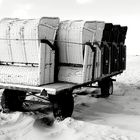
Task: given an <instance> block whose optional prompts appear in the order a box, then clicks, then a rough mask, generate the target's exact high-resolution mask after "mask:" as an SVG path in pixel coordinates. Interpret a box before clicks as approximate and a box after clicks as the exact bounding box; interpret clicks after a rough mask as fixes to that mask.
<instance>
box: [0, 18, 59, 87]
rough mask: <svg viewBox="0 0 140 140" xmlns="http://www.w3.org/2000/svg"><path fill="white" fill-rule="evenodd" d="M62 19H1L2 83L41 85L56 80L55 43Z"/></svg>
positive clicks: (0, 80) (0, 54)
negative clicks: (44, 41) (48, 42)
mask: <svg viewBox="0 0 140 140" xmlns="http://www.w3.org/2000/svg"><path fill="white" fill-rule="evenodd" d="M58 25H59V18H50V17H43V18H40V19H28V20H21V19H2V20H1V21H0V50H1V51H0V64H1V65H0V82H2V83H12V84H23V85H33V86H39V85H43V84H48V83H53V82H54V65H55V62H54V58H55V51H54V50H52V48H51V47H50V46H49V45H48V44H45V43H41V40H42V39H45V40H46V39H47V40H49V41H50V43H52V44H53V42H54V40H55V35H56V31H57V29H58Z"/></svg>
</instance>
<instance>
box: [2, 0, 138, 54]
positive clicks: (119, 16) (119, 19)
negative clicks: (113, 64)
mask: <svg viewBox="0 0 140 140" xmlns="http://www.w3.org/2000/svg"><path fill="white" fill-rule="evenodd" d="M42 16H49V17H59V18H60V20H77V19H78V20H79V19H80V20H93V21H94V20H99V21H105V22H112V23H113V24H120V25H122V26H128V32H127V36H126V43H125V44H126V45H127V54H137V55H140V43H139V40H140V35H139V34H140V0H0V19H2V18H5V17H9V18H11V17H14V18H15V17H16V18H24V19H25V18H39V17H42Z"/></svg>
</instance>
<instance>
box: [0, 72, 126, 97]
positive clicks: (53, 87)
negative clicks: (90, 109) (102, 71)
mask: <svg viewBox="0 0 140 140" xmlns="http://www.w3.org/2000/svg"><path fill="white" fill-rule="evenodd" d="M122 72H123V71H118V72H114V73H111V74H107V75H104V76H102V77H101V78H99V79H95V80H94V81H90V82H86V83H83V84H76V83H66V82H56V83H52V84H47V85H42V86H38V87H37V86H27V85H21V84H8V83H0V88H2V89H13V90H21V91H26V92H32V93H37V92H38V93H41V92H42V91H43V90H45V91H46V92H47V93H48V94H52V95H56V94H57V93H59V92H63V91H64V90H68V89H75V88H79V87H82V86H86V85H89V84H92V83H94V82H98V81H100V80H102V79H104V78H108V77H112V76H116V75H118V74H121V73H122Z"/></svg>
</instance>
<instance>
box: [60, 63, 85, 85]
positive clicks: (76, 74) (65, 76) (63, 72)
mask: <svg viewBox="0 0 140 140" xmlns="http://www.w3.org/2000/svg"><path fill="white" fill-rule="evenodd" d="M58 79H59V81H64V82H65V81H67V82H72V83H83V68H77V67H67V66H61V67H60V68H59V74H58Z"/></svg>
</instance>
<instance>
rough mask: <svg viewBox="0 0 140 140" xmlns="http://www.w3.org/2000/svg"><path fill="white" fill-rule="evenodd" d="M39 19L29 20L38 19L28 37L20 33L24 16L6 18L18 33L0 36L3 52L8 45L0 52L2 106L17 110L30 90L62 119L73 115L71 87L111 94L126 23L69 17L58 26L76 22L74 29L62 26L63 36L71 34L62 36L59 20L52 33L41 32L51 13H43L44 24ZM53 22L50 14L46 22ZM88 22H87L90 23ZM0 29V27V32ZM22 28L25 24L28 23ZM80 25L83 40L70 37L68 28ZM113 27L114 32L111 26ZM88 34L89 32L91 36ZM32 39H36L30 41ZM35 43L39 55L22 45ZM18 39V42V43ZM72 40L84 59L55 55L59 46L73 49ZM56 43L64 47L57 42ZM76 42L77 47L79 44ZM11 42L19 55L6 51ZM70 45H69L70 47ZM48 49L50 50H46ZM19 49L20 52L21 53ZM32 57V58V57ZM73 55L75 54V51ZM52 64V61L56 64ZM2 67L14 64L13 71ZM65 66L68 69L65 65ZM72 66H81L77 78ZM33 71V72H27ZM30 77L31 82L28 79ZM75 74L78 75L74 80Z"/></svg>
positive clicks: (122, 60)
mask: <svg viewBox="0 0 140 140" xmlns="http://www.w3.org/2000/svg"><path fill="white" fill-rule="evenodd" d="M44 20H45V19H43V20H39V22H36V21H35V22H33V23H34V25H35V28H36V24H39V26H38V27H39V30H38V31H40V32H41V33H40V35H39V36H38V37H37V38H34V36H33V37H32V36H30V38H25V37H24V36H23V35H24V34H25V32H24V31H25V29H26V27H25V26H24V25H26V24H27V23H28V21H26V20H25V21H21V20H17V19H14V20H11V19H10V24H9V25H8V29H10V28H13V25H14V23H16V24H18V25H19V24H20V25H19V29H18V33H17V34H18V36H19V32H20V35H22V36H20V37H19V38H18V37H17V34H15V36H16V37H15V38H13V36H14V35H13V34H11V33H9V34H10V35H9V36H8V38H6V37H5V38H4V37H3V36H0V43H1V45H2V43H3V44H4V45H5V44H6V43H7V44H6V45H5V46H6V47H7V48H6V47H5V46H4V47H1V46H0V49H1V50H2V51H3V52H5V54H6V53H7V49H9V51H8V53H7V54H6V55H7V57H6V58H5V57H0V88H2V89H5V90H4V92H3V94H2V98H1V105H2V108H3V112H9V110H20V109H21V107H22V104H23V102H24V101H25V98H26V96H30V95H33V96H36V97H38V98H41V99H43V100H47V101H49V102H50V103H51V104H52V105H53V114H54V117H59V118H61V119H64V118H66V117H70V116H71V115H72V112H73V109H74V97H73V91H74V90H75V89H77V88H81V87H85V86H88V87H91V88H101V95H99V96H101V97H109V96H110V95H111V94H113V81H115V79H113V78H112V77H113V76H116V75H118V74H121V73H122V72H123V71H124V70H125V68H126V66H125V64H126V46H125V36H126V32H127V27H122V26H117V27H116V25H112V24H109V23H104V22H97V21H94V22H91V21H90V22H86V23H85V22H83V21H76V22H73V23H72V22H64V24H65V27H64V28H63V29H64V30H65V31H66V32H67V29H70V28H69V27H68V28H66V26H70V27H72V25H73V26H75V25H76V27H77V28H76V30H75V28H73V27H72V29H74V30H73V31H72V32H69V33H71V36H70V34H65V32H64V36H66V35H68V39H71V40H65V39H66V38H63V34H61V33H62V32H61V31H60V28H61V27H60V24H59V27H58V30H57V29H56V28H55V29H53V31H51V33H49V35H50V34H51V35H52V36H47V35H44V34H45V33H43V34H42V32H44V30H46V32H47V31H48V30H49V29H50V28H51V29H52V27H51V26H50V25H48V23H49V22H47V21H48V20H49V21H50V20H52V19H50V18H49V19H46V22H47V24H46V22H44ZM8 22H9V19H8ZM55 22H56V23H55ZM55 22H54V20H53V22H51V24H53V28H54V26H55V27H56V26H58V25H56V24H58V21H56V19H55ZM31 23H32V21H31ZM33 23H32V24H33ZM87 23H89V24H87ZM89 25H90V26H89ZM97 25H98V26H97ZM9 26H12V27H9ZM30 26H31V25H30ZM40 26H41V28H40ZM85 26H86V28H85ZM6 27H7V26H6ZM42 27H43V29H42ZM87 27H91V28H90V29H89V28H87ZM93 27H94V28H93ZM101 27H102V28H101ZM46 28H47V29H46ZM116 28H117V29H116ZM2 29H3V28H2ZM2 29H1V27H0V35H1V30H2ZM27 29H29V25H28V28H27ZM79 29H80V30H81V29H82V30H83V31H84V33H85V36H86V37H87V39H85V40H84V42H82V41H81V42H74V41H73V39H75V37H73V33H75V32H76V35H78V34H79V33H80V34H81V32H79ZM85 29H86V30H85ZM16 30H17V29H16ZM36 30H37V29H36ZM36 30H35V29H34V28H33V30H32V31H31V32H30V34H31V35H32V34H34V33H33V31H35V32H36ZM56 30H57V32H56ZM114 30H115V31H114ZM116 30H117V31H118V32H116ZM8 31H9V30H8ZM14 33H15V30H14ZM95 33H96V36H94V39H93V35H95ZM35 34H36V33H35ZM55 34H56V35H55ZM90 34H91V35H92V36H91V37H90ZM116 34H117V35H116ZM6 35H7V33H6ZM88 35H89V37H88ZM55 36H56V37H55ZM10 37H11V38H10ZM21 37H23V38H21ZM82 37H83V36H82ZM90 38H91V39H92V40H90ZM63 39H64V40H63ZM35 41H37V42H36V43H34V42H35ZM11 42H12V43H13V44H12V43H11ZM15 42H16V44H15ZM17 42H18V43H17ZM28 42H30V43H28ZM31 42H32V43H31ZM25 43H26V44H25ZM38 44H39V46H40V47H38V46H37V48H39V61H38V59H37V58H36V57H35V56H32V57H31V56H30V53H27V51H28V48H27V46H28V47H32V48H33V46H32V45H38ZM66 44H67V46H66V48H67V50H66V48H65V47H64V45H66ZM14 45H17V47H16V48H14V47H13V46H14ZM18 45H20V46H22V47H21V48H20V49H19V48H18ZM72 45H73V47H75V46H74V45H79V46H78V47H79V50H78V48H76V49H77V50H78V52H79V51H80V52H81V53H82V54H84V57H83V58H82V59H84V61H83V62H84V63H83V64H82V63H81V62H82V61H81V57H79V60H77V63H74V62H75V60H74V58H73V57H69V59H67V60H68V61H67V60H66V59H65V56H62V55H61V56H60V54H61V52H63V51H64V50H65V51H68V52H72V51H73V50H75V48H72V47H71V46H72ZM61 46H63V47H62V48H61ZM68 47H70V48H68ZM80 47H82V50H81V48H80ZM13 48H14V49H19V50H18V51H19V54H20V55H19V56H18V57H16V55H18V54H16V55H15V57H13V55H12V54H13V53H14V51H11V50H12V49H13ZM71 48H72V50H70V49H71ZM83 48H84V51H83ZM21 49H22V52H21ZM33 49H34V48H33ZM31 51H32V50H30V52H31ZM37 51H38V49H36V51H34V54H35V53H38V52H37ZM44 52H45V53H44ZM48 52H49V54H47V53H48ZM83 52H84V53H83ZM89 52H90V53H89ZM72 53H73V52H72ZM72 53H71V54H70V53H68V55H72ZM22 54H24V55H23V58H22ZM46 54H47V55H49V57H47V55H46ZM54 54H55V58H54ZM89 54H90V55H89ZM114 54H115V55H114ZM1 55H2V54H1ZM9 55H10V57H9ZM27 55H28V57H27ZM79 55H81V54H79ZM20 56H21V57H20ZM36 56H38V55H36ZM60 57H61V58H60ZM91 58H92V59H91ZM34 59H35V60H36V61H34ZM75 59H77V58H76V57H75ZM85 59H86V60H85ZM48 60H49V61H48ZM53 64H55V66H54V65H53ZM19 67H20V69H22V70H24V69H25V70H26V73H25V74H22V73H20V69H19ZM7 68H8V69H11V70H13V73H12V74H11V73H10V72H9V71H8V72H9V73H8V72H7V71H6V70H7ZM64 68H67V69H65V70H64ZM31 69H32V71H31ZM58 69H59V70H58ZM69 69H71V70H73V71H74V72H73V73H72V74H73V75H72V76H71V78H72V79H73V81H72V80H71V79H70V78H69V77H68V76H69V75H68V72H69ZM75 69H76V71H77V70H78V72H79V71H80V77H82V78H81V79H80V80H79V79H78V78H79V77H78V78H77V79H76V76H79V75H77V73H76V75H74V74H75ZM16 70H17V71H16ZM15 71H16V72H15ZM66 71H68V72H66ZM81 71H82V72H81ZM2 72H3V73H2ZM65 72H66V73H65ZM7 73H8V74H7ZM27 73H29V74H28V76H29V77H30V78H29V79H26V78H25V77H24V76H25V75H26V74H27ZM32 74H34V75H33V76H32ZM63 74H64V78H62V77H61V76H63ZM3 75H4V76H3ZM81 75H82V76H81ZM34 76H36V77H37V78H36V79H35V77H34ZM15 77H16V78H15ZM46 77H47V78H46ZM3 78H4V79H3ZM74 78H75V79H74ZM32 80H33V82H31V81H32ZM76 80H78V82H77V81H76ZM34 81H35V82H34ZM94 83H98V85H97V86H93V84H94ZM38 94H40V96H38Z"/></svg>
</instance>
